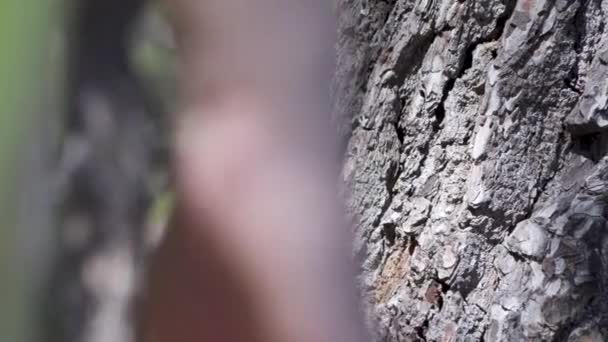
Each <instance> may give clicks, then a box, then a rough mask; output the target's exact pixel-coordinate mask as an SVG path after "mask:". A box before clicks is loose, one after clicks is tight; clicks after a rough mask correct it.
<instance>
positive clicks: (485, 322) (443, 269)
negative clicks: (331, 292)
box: [334, 0, 608, 342]
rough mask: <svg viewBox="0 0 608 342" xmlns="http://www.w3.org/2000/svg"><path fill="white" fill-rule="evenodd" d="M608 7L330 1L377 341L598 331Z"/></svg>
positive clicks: (350, 180)
mask: <svg viewBox="0 0 608 342" xmlns="http://www.w3.org/2000/svg"><path fill="white" fill-rule="evenodd" d="M607 6H608V2H607V1H602V0H598V1H573V0H556V1H551V0H502V1H501V0H479V1H469V0H464V1H447V0H443V1H439V0H438V1H433V0H419V1H408V0H388V1H368V0H352V1H346V0H342V1H339V2H338V12H339V15H340V27H339V46H338V60H339V62H338V68H339V70H338V73H337V76H336V81H337V82H336V88H335V91H334V93H335V95H336V97H337V98H339V99H340V100H339V101H338V102H337V107H336V108H338V117H339V118H341V122H342V123H343V124H342V126H341V129H342V130H341V131H342V133H343V134H344V136H345V137H347V138H348V143H347V147H346V157H345V165H344V172H343V174H344V180H345V182H346V184H347V185H348V188H349V191H350V192H349V196H348V203H347V207H348V209H349V212H350V213H351V214H352V215H353V216H354V217H355V219H354V221H355V222H356V224H355V230H356V235H357V241H356V246H355V251H356V253H357V255H358V256H359V257H360V258H361V262H362V267H361V277H360V279H361V286H362V290H363V294H364V298H365V302H366V303H367V304H368V305H367V307H368V311H369V317H370V326H371V327H372V330H373V331H374V332H375V334H376V337H377V340H378V341H391V342H392V341H604V340H605V339H608V319H607V318H608V292H607V290H608V229H607V228H608V227H607V226H606V218H607V217H608V206H607V204H606V200H607V199H608V158H606V157H605V156H606V151H607V148H608V147H607V146H608V145H607V144H606V142H607V141H608V140H607V139H608V133H607V130H606V126H607V124H606V122H607V121H606V117H607V116H608V112H606V109H607V108H608V107H607V100H606V99H607V97H606V95H607V91H608V90H607V89H608V87H607V86H608V83H607V82H608V81H607V78H606V76H608V65H607V64H608V33H606V32H605V30H604V27H605V24H606V20H607V19H606V18H607V16H606V10H607V9H608V7H607Z"/></svg>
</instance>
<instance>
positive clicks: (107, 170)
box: [48, 0, 162, 342]
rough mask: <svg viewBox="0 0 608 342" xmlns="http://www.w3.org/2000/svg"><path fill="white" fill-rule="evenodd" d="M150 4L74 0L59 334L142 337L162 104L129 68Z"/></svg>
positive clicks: (53, 307) (118, 339)
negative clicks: (137, 322)
mask: <svg viewBox="0 0 608 342" xmlns="http://www.w3.org/2000/svg"><path fill="white" fill-rule="evenodd" d="M143 3H144V1H140V0H130V1H122V0H111V1H74V2H73V6H74V8H73V12H72V13H71V17H70V25H68V47H67V54H68V80H67V107H68V112H67V117H66V120H65V126H66V127H65V132H64V141H63V148H62V151H61V156H60V170H59V171H60V173H61V181H60V183H61V184H60V190H61V196H62V200H61V206H60V208H59V211H60V222H59V224H58V232H57V234H58V239H59V241H60V246H59V254H60V255H59V259H58V261H57V266H56V269H55V271H54V279H53V290H52V295H51V303H50V304H49V305H48V309H49V310H50V311H51V312H50V315H51V318H52V319H53V320H54V322H53V323H52V324H51V326H52V328H54V331H53V332H52V340H53V341H61V342H76V341H77V342H110V341H112V342H129V341H132V338H133V337H132V334H133V329H132V325H133V322H132V319H133V318H132V314H133V304H134V299H135V298H134V293H135V289H136V288H137V287H138V278H139V272H140V271H141V269H142V267H141V263H142V256H143V252H144V239H143V234H144V224H145V217H146V210H147V209H148V206H149V203H150V199H151V194H150V186H149V185H150V184H149V182H150V179H151V177H150V174H151V167H152V164H153V162H154V156H155V152H157V147H158V145H159V143H160V142H161V141H162V139H161V137H160V136H159V134H158V132H157V130H156V127H155V126H154V123H155V117H154V116H153V115H151V114H152V113H153V112H154V110H157V109H158V107H155V106H153V105H151V103H150V102H149V98H148V96H146V94H145V92H144V89H143V87H142V85H141V84H140V83H138V79H137V78H136V77H135V75H134V72H133V71H132V69H131V67H130V65H129V58H128V52H129V50H128V48H129V46H130V45H129V39H130V38H131V28H132V26H133V24H134V22H135V20H134V19H135V18H136V15H137V13H138V11H139V10H140V8H141V7H142V5H143Z"/></svg>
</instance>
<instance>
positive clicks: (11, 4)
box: [0, 0, 52, 342]
mask: <svg viewBox="0 0 608 342" xmlns="http://www.w3.org/2000/svg"><path fill="white" fill-rule="evenodd" d="M51 13H52V7H51V2H50V1H48V0H1V1H0V217H1V218H2V219H1V220H0V295H1V298H2V299H1V300H0V340H2V341H7V342H22V341H27V340H28V339H29V338H28V331H29V330H30V329H31V328H32V327H31V326H29V325H28V320H27V319H28V318H29V316H28V310H27V309H26V303H27V298H26V295H27V294H26V293H25V290H24V289H25V286H23V285H24V284H23V281H24V272H25V271H27V270H24V268H23V265H22V264H21V260H18V253H17V250H16V249H17V248H18V246H19V244H20V243H19V240H18V235H17V232H16V229H15V224H16V208H17V191H18V189H16V187H15V185H16V184H18V182H17V181H16V177H17V174H18V173H19V170H18V167H17V165H19V163H18V161H19V154H20V153H19V151H20V148H21V147H22V146H23V145H24V141H25V140H26V139H27V136H26V135H25V134H24V133H25V128H26V125H27V124H28V122H30V121H31V119H32V118H31V117H30V114H31V113H33V112H34V111H35V110H36V105H37V103H38V99H39V98H40V94H39V93H38V92H39V90H40V88H39V86H40V83H41V77H42V76H41V75H42V73H41V70H42V67H43V63H44V56H45V52H46V42H47V38H48V37H47V34H48V32H49V27H50V24H51Z"/></svg>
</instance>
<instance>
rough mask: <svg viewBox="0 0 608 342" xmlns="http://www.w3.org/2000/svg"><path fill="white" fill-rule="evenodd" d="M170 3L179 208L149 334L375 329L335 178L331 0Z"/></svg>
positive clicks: (151, 293)
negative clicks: (361, 300) (361, 303)
mask: <svg viewBox="0 0 608 342" xmlns="http://www.w3.org/2000/svg"><path fill="white" fill-rule="evenodd" d="M166 5H167V7H168V9H169V15H170V18H171V22H172V24H173V25H174V28H175V32H176V39H177V43H178V84H179V91H178V96H179V109H178V112H177V113H175V116H174V120H175V127H176V129H177V130H176V133H175V145H174V151H173V153H174V154H173V170H174V175H175V180H176V192H177V209H176V212H175V215H174V217H173V219H172V221H171V223H170V225H169V231H168V233H167V237H166V240H165V241H164V243H163V244H162V245H161V246H160V248H159V250H158V252H157V253H156V255H155V256H154V257H153V259H152V261H151V263H152V264H151V270H150V274H149V277H148V282H147V286H148V288H147V291H146V293H145V300H144V305H143V307H142V309H141V311H140V312H141V315H142V322H141V326H140V328H139V332H140V336H141V341H142V342H168V341H183V342H189V341H277V342H278V341H293V342H309V341H318V342H325V341H327V342H330V341H332V342H336V341H344V342H347V341H349V342H352V341H365V340H366V338H365V335H364V332H363V329H362V324H361V321H360V320H359V317H358V314H357V305H356V299H355V295H354V280H353V278H352V273H351V265H350V263H349V247H348V246H349V243H348V229H347V228H346V226H345V225H344V224H343V222H342V216H341V214H340V205H339V203H338V200H337V191H336V184H335V183H336V178H337V167H336V166H337V154H336V146H337V145H336V142H335V141H334V139H335V134H333V133H332V132H333V131H332V129H331V126H330V125H329V106H328V104H329V100H328V93H329V77H330V75H331V72H332V71H331V68H332V65H333V38H332V37H333V35H334V30H335V29H334V27H333V22H332V17H331V6H330V3H328V2H327V1H323V0H256V1H252V0H207V1H192V0H173V1H168V2H166Z"/></svg>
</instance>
